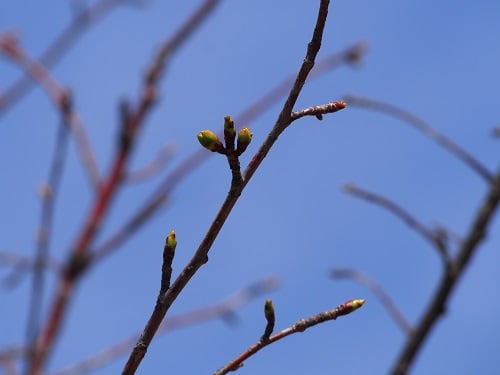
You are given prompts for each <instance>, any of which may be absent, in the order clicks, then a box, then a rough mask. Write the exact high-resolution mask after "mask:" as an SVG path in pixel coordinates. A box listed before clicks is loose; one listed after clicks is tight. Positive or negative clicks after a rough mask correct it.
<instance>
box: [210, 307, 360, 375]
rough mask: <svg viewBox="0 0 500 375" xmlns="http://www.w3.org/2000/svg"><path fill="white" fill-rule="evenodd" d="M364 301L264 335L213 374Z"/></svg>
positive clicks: (234, 367) (220, 373)
mask: <svg viewBox="0 0 500 375" xmlns="http://www.w3.org/2000/svg"><path fill="white" fill-rule="evenodd" d="M364 303H365V300H364V299H352V300H349V301H347V302H344V303H343V304H342V305H339V306H337V307H335V308H334V309H331V310H328V311H324V312H322V313H319V314H315V315H313V316H310V317H308V318H305V319H300V320H298V321H297V322H295V323H294V324H293V325H292V326H290V327H288V328H285V329H283V330H282V331H280V332H278V333H276V334H274V335H272V336H270V337H267V338H266V337H264V336H263V337H262V338H261V339H260V340H259V341H257V342H256V343H255V344H253V345H252V346H250V347H249V348H248V349H247V350H245V351H244V352H243V353H241V354H240V355H239V356H237V357H236V358H234V359H233V360H231V361H230V362H229V363H227V364H226V365H224V366H223V367H221V368H220V369H218V370H217V371H215V372H214V373H213V375H224V374H227V373H228V372H232V371H236V370H238V369H239V368H241V367H242V366H243V362H244V361H245V360H247V359H248V358H250V357H252V356H253V355H254V354H255V353H257V352H259V351H260V350H262V349H263V348H265V347H266V346H268V345H270V344H273V343H275V342H276V341H279V340H281V339H284V338H285V337H287V336H290V335H293V334H295V333H301V332H304V331H305V330H307V329H309V328H311V327H314V326H315V325H317V324H320V323H324V322H328V321H330V320H336V319H337V318H338V317H339V316H343V315H347V314H350V313H352V312H354V311H356V310H357V309H359V308H360V307H362V306H363V305H364ZM267 305H268V304H267V302H266V307H267ZM273 310H274V308H273ZM273 315H274V311H273ZM266 320H267V321H268V322H269V319H267V312H266Z"/></svg>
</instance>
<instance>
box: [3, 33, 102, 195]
mask: <svg viewBox="0 0 500 375" xmlns="http://www.w3.org/2000/svg"><path fill="white" fill-rule="evenodd" d="M0 48H1V50H2V51H3V53H4V54H5V55H7V56H8V57H9V58H10V59H11V60H12V61H13V62H14V63H16V64H18V65H19V66H20V67H21V68H22V69H24V70H25V71H26V73H27V74H28V75H29V76H30V77H31V78H32V79H33V80H34V81H35V82H36V83H37V84H38V85H39V86H40V87H41V88H42V89H44V91H45V92H46V93H47V95H48V96H49V98H50V99H51V100H52V102H53V104H54V105H55V107H56V108H57V109H58V111H59V112H60V114H61V117H62V119H63V121H64V124H65V125H66V126H67V127H68V128H69V129H71V132H72V134H73V137H74V139H75V144H76V149H77V151H78V156H79V157H80V161H81V163H82V165H83V167H84V169H85V171H86V173H87V177H88V178H89V181H90V185H91V186H92V189H93V190H94V191H95V190H96V189H97V187H98V186H99V169H98V167H97V162H96V160H95V157H94V152H93V151H92V147H91V144H90V141H89V138H88V136H87V133H86V131H85V127H84V125H83V123H82V121H81V120H80V117H79V116H78V114H77V113H76V111H75V109H74V106H73V100H72V97H71V94H70V92H69V91H68V90H66V89H64V88H63V87H62V86H61V85H60V84H59V83H58V82H57V81H56V80H55V79H54V77H52V75H51V74H50V73H49V71H48V70H47V69H46V68H45V66H44V65H43V64H42V63H40V62H38V61H36V60H34V59H32V58H31V57H30V56H29V55H28V54H27V53H26V52H25V51H24V50H23V49H22V48H21V46H20V45H19V42H18V40H17V39H16V38H15V37H14V35H12V34H5V35H2V36H0Z"/></svg>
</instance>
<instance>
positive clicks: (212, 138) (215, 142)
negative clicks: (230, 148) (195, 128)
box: [198, 130, 222, 152]
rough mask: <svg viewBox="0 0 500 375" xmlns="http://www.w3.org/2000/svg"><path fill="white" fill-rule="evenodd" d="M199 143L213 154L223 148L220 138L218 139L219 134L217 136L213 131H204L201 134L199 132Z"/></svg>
mask: <svg viewBox="0 0 500 375" xmlns="http://www.w3.org/2000/svg"><path fill="white" fill-rule="evenodd" d="M198 141H199V142H200V144H201V145H202V146H203V147H205V148H206V149H207V150H210V151H212V152H213V151H217V150H218V149H220V148H221V147H222V143H221V141H220V140H219V137H217V134H215V133H214V132H213V131H211V130H202V131H201V132H199V133H198Z"/></svg>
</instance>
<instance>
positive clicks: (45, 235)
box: [26, 122, 68, 356]
mask: <svg viewBox="0 0 500 375" xmlns="http://www.w3.org/2000/svg"><path fill="white" fill-rule="evenodd" d="M67 149H68V124H65V123H64V122H61V123H60V124H59V129H58V132H57V136H56V142H55V145H54V155H53V158H52V163H51V166H50V171H49V177H48V180H47V181H48V182H47V185H46V186H45V188H44V193H43V194H41V195H40V197H41V200H42V208H41V212H40V229H39V233H38V241H37V245H36V249H35V267H34V272H33V282H32V286H31V296H30V304H29V308H28V324H27V329H26V342H27V345H28V353H29V355H30V356H32V355H34V353H35V347H36V338H37V335H38V330H39V328H40V319H41V313H42V301H43V296H44V293H45V277H44V275H45V264H46V263H47V259H48V258H49V256H50V254H49V249H50V241H51V238H52V232H53V224H54V205H55V200H56V197H57V194H58V192H59V187H60V183H61V178H62V173H63V169H64V162H65V161H66V158H67Z"/></svg>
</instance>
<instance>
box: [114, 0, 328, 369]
mask: <svg viewBox="0 0 500 375" xmlns="http://www.w3.org/2000/svg"><path fill="white" fill-rule="evenodd" d="M328 5H329V1H328V0H321V3H320V6H319V11H318V18H317V21H316V26H315V29H314V32H313V37H312V39H311V42H310V43H309V45H308V48H307V54H306V57H305V59H304V62H303V63H302V66H301V68H300V70H299V72H298V74H297V78H296V80H295V83H294V85H293V87H292V89H291V91H290V94H289V95H288V98H287V100H286V101H285V105H284V106H283V109H282V111H281V113H280V114H279V116H278V119H277V121H276V123H275V125H274V127H273V129H272V130H271V132H270V133H269V135H268V137H267V139H266V140H265V141H264V143H263V144H262V146H261V147H260V149H259V151H257V153H256V154H255V156H254V157H253V159H252V160H251V161H250V163H249V165H248V167H247V168H246V171H245V174H244V179H243V180H241V183H234V182H235V181H234V179H233V183H232V184H231V188H230V190H229V193H228V195H227V197H226V199H225V200H224V202H223V204H222V206H221V208H220V209H219V212H218V213H217V215H216V217H215V219H214V220H213V222H212V224H211V225H210V228H209V229H208V231H207V233H206V235H205V237H204V238H203V240H202V242H201V243H200V245H199V247H198V249H197V250H196V253H195V254H194V256H193V257H192V258H191V260H190V261H189V262H188V264H187V266H186V267H185V268H184V269H183V270H182V272H181V273H180V274H179V276H178V277H177V278H176V280H175V281H174V282H173V284H172V285H171V287H170V288H169V289H168V291H167V293H165V304H164V305H163V310H162V311H159V315H160V316H152V317H151V318H150V321H149V322H148V323H147V324H146V328H145V330H144V331H143V333H142V335H141V340H139V341H138V342H137V344H136V348H137V349H138V350H134V351H133V352H132V353H131V355H130V357H129V359H128V361H127V363H126V365H125V367H124V369H123V372H122V374H123V375H131V374H134V373H135V371H136V370H137V368H138V366H139V365H140V363H141V361H142V358H143V356H144V353H145V352H146V350H147V348H148V347H149V345H150V343H151V341H152V339H153V337H154V335H155V333H156V331H157V329H158V326H159V322H161V320H163V318H164V317H165V315H166V314H167V311H168V310H169V308H170V306H171V305H172V303H173V302H174V301H175V300H176V299H177V297H178V296H179V294H180V293H181V291H182V290H183V289H184V287H185V286H186V285H187V283H188V282H189V280H191V278H192V277H193V276H194V274H195V273H196V272H197V271H198V270H199V269H200V267H201V266H203V265H204V264H205V263H207V261H208V252H209V251H210V248H211V247H212V244H213V243H214V241H215V238H216V237H217V235H218V234H219V232H220V230H221V229H222V226H223V225H224V223H225V221H226V219H227V218H228V216H229V214H230V212H231V211H232V209H233V207H234V205H235V204H236V202H237V200H238V198H239V197H240V195H241V193H242V191H243V189H244V188H245V186H246V184H247V183H248V181H250V179H251V177H252V175H253V174H254V173H255V171H256V169H257V168H258V166H259V165H260V164H261V163H262V161H263V160H264V158H265V156H266V155H267V153H268V152H269V150H270V149H271V147H272V145H273V144H274V143H275V141H276V140H277V139H278V136H279V135H280V134H281V133H282V132H283V131H284V129H286V127H287V126H288V125H289V124H290V123H291V113H292V110H293V106H294V105H295V102H296V101H297V98H298V96H299V93H300V91H301V89H302V87H303V86H304V83H305V80H306V78H307V76H308V74H309V72H310V71H311V69H312V67H313V66H314V61H315V59H316V55H317V54H318V52H319V49H320V46H321V39H322V36H323V30H324V27H325V22H326V18H327V14H328ZM151 321H155V322H157V326H156V327H155V326H154V325H153V324H150V322H151Z"/></svg>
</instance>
